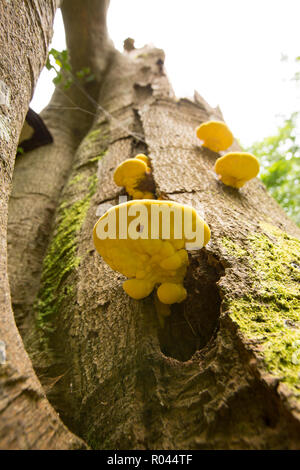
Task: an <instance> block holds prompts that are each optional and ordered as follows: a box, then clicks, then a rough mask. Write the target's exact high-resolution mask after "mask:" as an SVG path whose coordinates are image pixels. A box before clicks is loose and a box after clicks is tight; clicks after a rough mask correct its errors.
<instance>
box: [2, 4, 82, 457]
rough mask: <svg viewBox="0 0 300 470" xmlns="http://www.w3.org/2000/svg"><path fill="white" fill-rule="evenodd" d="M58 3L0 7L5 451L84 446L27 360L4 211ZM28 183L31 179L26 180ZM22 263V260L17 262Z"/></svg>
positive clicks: (3, 430) (3, 413) (3, 431)
mask: <svg viewBox="0 0 300 470" xmlns="http://www.w3.org/2000/svg"><path fill="white" fill-rule="evenodd" d="M56 8H57V2H56V1H55V0H47V1H44V2H41V1H39V0H34V1H32V2H26V1H10V2H1V5H0V34H1V47H0V64H1V66H0V67H1V83H0V92H1V100H0V105H1V106H0V107H1V115H0V135H1V140H0V175H1V178H0V180H1V198H0V240H1V242H0V279H1V290H0V317H1V325H0V371H1V386H0V420H1V425H0V442H1V444H0V445H1V448H2V449H3V448H5V449H34V448H38V449H43V448H51V449H74V448H84V447H85V444H84V443H83V442H82V441H81V439H79V438H77V437H76V436H74V435H73V434H72V433H70V432H69V431H68V430H67V428H66V427H65V425H64V424H63V423H62V421H61V420H60V418H59V416H58V415H57V413H56V412H55V411H54V409H53V408H52V407H51V406H50V404H49V402H48V400H47V398H46V396H45V392H44V390H43V389H42V387H41V385H40V383H39V381H38V379H37V377H36V375H35V373H34V371H33V368H32V364H31V362H30V359H29V358H28V356H27V354H26V352H25V349H24V346H23V343H22V340H21V338H20V335H19V333H18V330H17V328H16V324H15V322H14V317H13V312H12V309H11V298H10V291H9V285H8V276H7V249H6V231H7V212H8V198H9V193H10V188H11V180H12V173H13V167H14V156H15V154H16V148H17V143H18V136H19V134H20V129H21V126H22V124H23V121H24V118H25V115H26V113H27V110H28V105H29V101H30V99H31V96H32V93H33V90H34V86H35V84H36V80H37V78H38V76H39V74H40V71H41V69H42V67H43V66H44V64H45V61H46V58H47V50H48V45H49V41H50V39H51V36H52V23H53V17H54V13H55V10H56ZM27 185H28V186H29V185H30V182H29V181H27ZM20 263H22V260H20Z"/></svg>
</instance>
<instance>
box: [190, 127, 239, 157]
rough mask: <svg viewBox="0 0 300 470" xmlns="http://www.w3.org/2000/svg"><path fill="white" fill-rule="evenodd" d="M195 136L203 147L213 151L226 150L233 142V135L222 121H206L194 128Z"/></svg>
mask: <svg viewBox="0 0 300 470" xmlns="http://www.w3.org/2000/svg"><path fill="white" fill-rule="evenodd" d="M196 134H197V137H198V138H199V139H200V140H201V141H202V143H203V145H204V147H207V148H208V149H210V150H213V151H214V152H220V151H221V150H226V149H228V147H230V145H232V144H233V135H232V133H231V131H230V129H229V128H228V127H227V125H226V124H225V123H224V122H222V121H207V122H204V123H203V124H201V126H199V127H197V129H196Z"/></svg>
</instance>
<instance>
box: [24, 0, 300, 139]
mask: <svg viewBox="0 0 300 470" xmlns="http://www.w3.org/2000/svg"><path fill="white" fill-rule="evenodd" d="M299 18H300V1H299V0H243V1H241V0H226V1H224V0H209V1H207V0H186V1H185V2H182V0H163V1H162V0H151V1H149V0H126V1H124V0H111V4H110V8H109V12H108V28H109V33H110V36H111V38H112V40H113V41H114V43H115V46H116V47H117V48H118V49H119V50H122V48H123V41H124V39H126V38H127V37H132V38H134V39H135V45H136V47H141V46H143V45H145V44H150V43H152V44H154V45H155V46H157V47H159V48H162V49H164V51H165V53H166V64H165V65H166V69H167V72H168V76H169V78H170V80H171V82H172V85H173V87H174V90H175V93H176V95H177V96H178V97H183V96H190V97H191V96H193V92H194V89H196V90H197V91H198V92H199V93H200V94H201V95H202V96H203V97H204V98H205V99H206V101H208V102H209V103H210V104H211V105H212V106H216V105H217V104H218V105H219V106H220V107H221V110H222V112H223V114H224V118H225V120H226V122H227V124H228V125H229V126H230V128H231V130H232V132H233V133H234V135H235V137H236V138H238V139H239V140H240V141H241V143H242V144H243V145H248V144H251V143H252V142H253V141H255V140H259V139H262V138H263V137H266V136H268V135H269V134H272V133H274V132H276V129H277V126H278V124H280V122H281V120H280V118H279V116H282V115H289V114H290V113H291V112H293V111H295V110H299V109H300V93H299V88H298V90H297V87H296V84H295V82H294V81H292V80H291V78H292V76H293V75H294V73H295V71H296V69H297V66H296V64H295V62H294V58H295V57H297V56H299V55H300V46H299V44H300V28H299ZM51 47H54V48H56V49H64V48H65V47H66V46H65V38H64V30H63V24H62V18H61V14H60V12H58V13H57V15H56V18H55V25H54V38H53V42H52V45H51ZM282 55H287V56H288V58H289V60H288V61H284V62H283V61H282V60H281V58H282ZM299 68H300V67H299V63H298V69H299ZM52 78H53V76H52V77H51V74H50V73H49V72H48V71H43V72H42V75H41V77H40V80H39V83H38V86H37V89H36V92H35V95H34V98H33V101H32V104H31V105H32V107H33V109H35V110H36V111H37V112H39V111H40V110H41V109H42V108H43V107H44V106H45V105H46V104H47V102H48V101H49V99H50V97H51V94H52V92H53V89H54V86H53V84H52V82H51V80H52Z"/></svg>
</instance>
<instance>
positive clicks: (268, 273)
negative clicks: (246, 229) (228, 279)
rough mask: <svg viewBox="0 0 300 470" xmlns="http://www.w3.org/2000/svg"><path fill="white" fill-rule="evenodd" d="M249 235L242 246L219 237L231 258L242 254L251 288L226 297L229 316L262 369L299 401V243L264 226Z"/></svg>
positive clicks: (271, 226)
mask: <svg viewBox="0 0 300 470" xmlns="http://www.w3.org/2000/svg"><path fill="white" fill-rule="evenodd" d="M261 228H262V230H263V232H261V233H252V234H250V235H249V237H248V239H247V241H246V245H245V246H246V249H245V246H244V247H243V250H241V248H240V247H239V246H238V245H236V244H234V243H233V242H231V243H228V241H227V240H223V244H224V246H225V248H226V250H227V251H228V252H231V254H232V255H233V256H247V257H248V262H249V267H250V270H249V277H250V280H251V283H252V292H251V293H249V294H247V295H245V296H243V297H241V298H236V299H234V300H232V301H229V302H228V304H227V308H226V309H228V311H229V315H230V317H231V318H232V319H233V320H234V322H235V323H236V324H237V325H238V326H239V328H240V330H241V332H242V334H243V335H244V337H245V339H250V340H251V341H252V342H254V343H255V344H257V350H258V354H259V356H261V358H262V359H263V362H264V364H265V367H266V369H267V371H268V372H270V373H271V374H274V375H275V376H276V377H277V378H279V379H280V381H281V382H282V383H285V384H286V385H288V386H289V387H291V388H292V389H293V392H294V396H295V397H297V398H298V399H300V381H299V379H300V289H299V282H300V241H299V240H298V239H296V238H293V237H291V236H290V235H288V234H287V233H285V232H283V231H281V230H279V229H278V228H277V227H275V226H273V225H270V224H261Z"/></svg>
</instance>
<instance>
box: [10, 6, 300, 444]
mask: <svg viewBox="0 0 300 470" xmlns="http://www.w3.org/2000/svg"><path fill="white" fill-rule="evenodd" d="M100 3H101V5H100ZM99 5H100V6H99ZM71 6H72V7H71ZM70 7H71V8H70ZM62 9H63V16H64V21H65V26H66V33H67V43H68V48H69V50H70V54H71V61H72V66H73V72H76V71H77V70H79V69H80V68H82V67H84V66H86V65H88V66H90V67H91V69H92V71H93V72H94V74H95V76H96V78H95V81H94V83H93V84H91V85H89V87H88V86H83V85H80V84H78V82H77V81H76V80H74V83H73V85H72V86H71V88H70V90H68V91H64V90H63V89H62V88H60V89H57V91H56V92H55V95H54V97H53V99H52V102H51V103H50V106H49V107H48V109H46V110H45V112H44V114H43V117H44V119H45V121H46V123H47V125H48V127H49V129H50V131H51V133H52V134H53V135H54V144H52V145H51V146H48V147H47V148H46V147H45V148H40V149H37V150H35V151H33V152H30V153H28V154H25V155H24V156H22V157H20V158H19V161H17V163H16V168H15V172H14V181H13V191H12V197H11V200H10V208H9V220H10V223H9V232H8V233H9V273H10V284H11V292H12V302H13V306H14V311H15V314H16V319H17V322H18V326H19V329H20V331H21V332H22V336H23V338H24V342H25V344H26V347H27V350H28V351H29V353H30V356H31V359H32V361H33V364H34V366H35V370H36V372H37V374H38V376H39V378H40V380H41V381H42V383H43V384H44V386H45V388H46V390H47V391H48V398H49V400H50V401H51V403H52V404H53V406H54V407H55V409H56V410H57V411H58V412H59V413H60V416H61V417H62V419H63V421H64V423H65V424H66V425H67V426H68V427H69V428H70V429H71V430H72V431H73V432H74V433H75V434H77V435H78V436H80V437H81V438H82V439H84V440H85V441H86V442H87V443H88V444H89V445H90V446H91V447H92V448H95V449H220V448H222V449H224V448H225V449H236V448H240V449H266V448H268V449H286V448H289V449H294V448H297V449H298V448H300V439H299V436H300V421H299V420H300V387H299V374H300V352H299V344H300V329H299V326H300V317H299V314H300V312H299V269H300V254H299V241H298V239H297V238H296V237H297V236H299V230H298V229H297V227H296V226H295V225H294V224H293V222H291V221H290V220H289V219H288V218H287V217H286V216H285V214H284V213H283V212H282V210H281V209H280V208H279V206H278V205H277V204H276V202H275V201H274V200H273V199H272V198H271V197H270V196H269V195H268V194H267V192H266V190H265V187H264V186H263V184H262V183H261V182H260V181H259V180H258V179H256V180H253V181H251V182H249V183H248V184H247V185H246V186H245V187H244V188H243V189H241V190H235V189H233V188H230V187H227V186H224V185H223V184H222V183H221V182H219V181H218V179H217V177H216V175H215V173H214V171H213V166H214V163H215V160H216V158H217V157H218V154H216V153H214V152H211V151H209V150H207V149H205V148H203V147H201V146H200V145H199V143H198V142H197V139H196V137H195V127H196V126H197V125H199V124H200V123H201V122H203V121H206V120H208V119H210V118H212V117H217V118H218V119H222V116H221V114H220V111H219V110H218V109H212V108H211V107H210V106H209V105H208V104H207V103H206V102H205V101H204V100H203V99H202V98H201V97H200V96H199V95H198V94H197V93H196V94H195V97H194V100H188V99H180V100H177V99H176V98H175V96H174V94H173V91H172V89H171V86H170V84H169V81H168V78H167V76H166V74H165V70H164V66H163V63H164V53H163V51H161V50H159V49H155V48H151V47H145V48H143V49H133V50H130V51H128V50H127V52H124V54H120V53H118V52H117V51H116V50H114V49H113V47H112V45H111V43H110V42H109V40H108V39H107V35H106V26H105V13H106V9H107V2H96V1H93V0H90V1H89V2H84V4H83V3H82V2H80V1H75V2H74V1H73V2H71V1H70V0H65V1H64V2H63V5H62ZM79 20H80V21H79ZM79 24H80V28H79V26H78V25H79ZM84 25H88V26H89V27H84ZM79 30H80V31H81V34H83V37H82V35H81V34H80V35H79V32H78V31H79ZM89 32H90V33H89ZM89 34H91V37H89ZM86 35H87V36H86ZM98 37H99V38H101V40H100V41H98V40H97V38H98ZM95 103H96V105H95ZM67 107H68V108H71V107H73V108H74V109H65V108H67ZM83 109H84V110H85V112H83ZM91 116H92V117H93V120H92V119H91ZM235 146H237V144H235ZM140 152H143V153H145V154H147V155H148V156H149V157H150V160H151V166H152V171H153V178H154V183H155V189H156V196H157V197H159V198H161V199H166V200H172V201H176V202H180V203H185V204H189V205H192V206H193V207H194V208H195V209H197V211H198V212H199V213H200V214H202V215H203V216H204V218H205V220H206V222H207V223H208V224H209V226H210V229H211V233H212V238H211V241H210V243H209V244H208V245H207V246H206V248H205V249H204V248H203V249H202V250H200V251H197V252H192V253H191V254H190V263H189V268H188V273H187V276H186V280H185V287H186V289H187V291H188V297H187V299H186V301H184V302H183V303H181V304H175V305H173V306H172V314H171V316H170V317H169V318H167V320H166V322H165V324H164V326H163V327H162V326H161V325H160V323H159V321H158V318H157V314H156V310H155V306H154V296H153V294H152V295H150V296H149V297H147V298H146V299H144V300H140V301H135V300H133V299H131V298H129V297H128V296H127V295H126V294H125V293H124V291H123V289H122V282H123V276H121V275H118V273H116V272H114V271H112V270H111V269H110V268H109V266H107V265H106V264H105V263H104V261H103V260H102V259H101V258H100V256H99V255H98V254H97V253H96V252H95V249H94V247H93V244H92V239H91V233H92V228H93V226H94V224H95V222H96V221H97V219H98V215H97V214H99V213H101V211H103V210H105V208H107V207H108V206H109V205H115V204H117V203H118V198H119V196H120V194H123V193H122V192H120V191H119V188H117V187H116V186H115V184H114V183H113V171H114V168H115V167H116V165H117V164H119V163H120V162H122V161H123V160H125V159H126V158H130V157H133V156H135V155H136V154H137V153H140ZM3 226H4V225H3ZM298 352H299V354H298ZM15 433H16V434H17V433H18V430H17V429H15ZM61 446H62V447H63V446H64V443H63V442H62V445H61Z"/></svg>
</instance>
